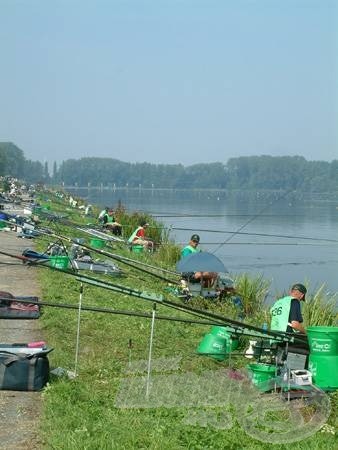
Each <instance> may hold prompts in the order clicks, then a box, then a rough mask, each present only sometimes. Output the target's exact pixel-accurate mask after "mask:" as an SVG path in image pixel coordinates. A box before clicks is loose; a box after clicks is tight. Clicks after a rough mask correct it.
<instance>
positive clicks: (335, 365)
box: [306, 327, 338, 390]
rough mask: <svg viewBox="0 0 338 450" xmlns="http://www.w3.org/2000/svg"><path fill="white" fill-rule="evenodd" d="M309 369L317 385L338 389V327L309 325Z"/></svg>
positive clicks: (326, 388) (327, 388)
mask: <svg viewBox="0 0 338 450" xmlns="http://www.w3.org/2000/svg"><path fill="white" fill-rule="evenodd" d="M306 332H307V336H308V340H309V345H310V356H309V370H310V372H311V374H312V379H313V382H314V384H315V385H316V386H318V387H319V388H321V389H324V390H335V389H338V327H308V328H307V329H306Z"/></svg>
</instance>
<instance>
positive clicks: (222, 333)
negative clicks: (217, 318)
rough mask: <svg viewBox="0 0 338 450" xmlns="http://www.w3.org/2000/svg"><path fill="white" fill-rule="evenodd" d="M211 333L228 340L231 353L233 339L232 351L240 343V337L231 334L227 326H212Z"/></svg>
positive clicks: (228, 348) (228, 349)
mask: <svg viewBox="0 0 338 450" xmlns="http://www.w3.org/2000/svg"><path fill="white" fill-rule="evenodd" d="M210 334H213V335H215V336H219V337H221V338H223V339H225V340H226V341H227V344H226V345H227V347H226V348H227V352H228V353H230V341H231V351H233V350H236V349H237V348H238V345H239V340H238V338H236V337H235V338H234V337H232V336H231V333H230V332H229V331H228V329H227V328H226V327H216V326H214V327H211V330H210Z"/></svg>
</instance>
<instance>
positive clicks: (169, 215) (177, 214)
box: [147, 212, 295, 218]
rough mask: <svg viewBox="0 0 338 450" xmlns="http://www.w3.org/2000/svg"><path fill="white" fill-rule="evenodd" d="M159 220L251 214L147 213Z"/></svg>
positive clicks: (268, 215)
mask: <svg viewBox="0 0 338 450" xmlns="http://www.w3.org/2000/svg"><path fill="white" fill-rule="evenodd" d="M147 214H151V215H152V216H154V217H159V218H173V217H178V218H180V217H203V218H204V217H251V216H252V214H207V215H206V214H180V213H173V214H170V213H158V214H157V213H151V212H149V213H147ZM261 217H295V215H294V214H261Z"/></svg>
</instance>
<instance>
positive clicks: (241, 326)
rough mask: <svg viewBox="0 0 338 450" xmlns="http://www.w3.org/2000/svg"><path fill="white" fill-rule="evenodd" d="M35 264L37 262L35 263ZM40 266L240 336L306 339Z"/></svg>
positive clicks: (279, 340)
mask: <svg viewBox="0 0 338 450" xmlns="http://www.w3.org/2000/svg"><path fill="white" fill-rule="evenodd" d="M0 254H5V255H8V256H11V257H14V258H18V259H21V260H23V259H26V260H27V259H28V258H25V257H22V256H18V255H12V254H9V253H6V252H3V251H0ZM33 265H35V263H33ZM40 267H45V268H48V269H51V270H56V271H59V272H62V273H64V274H69V275H72V276H75V277H76V279H77V280H78V281H80V282H82V283H86V284H90V285H93V286H95V287H101V288H103V289H108V290H111V291H114V292H118V293H123V294H127V295H130V296H133V297H137V298H140V299H142V300H148V301H151V302H153V303H157V304H161V305H164V306H167V307H169V308H173V309H177V310H179V311H181V312H185V313H187V314H192V315H195V316H199V317H202V318H204V319H205V318H207V319H212V320H213V321H214V320H216V321H217V322H218V325H220V326H225V327H227V328H228V329H229V331H230V332H231V333H233V334H235V335H238V336H240V335H247V336H255V337H258V338H263V339H269V338H270V339H274V340H277V341H278V342H302V343H304V339H306V336H297V335H294V334H292V335H291V334H289V333H282V332H278V331H271V330H267V331H265V330H264V331H262V330H261V329H260V328H258V327H255V326H253V325H249V324H245V323H243V322H238V321H235V320H233V319H228V318H226V317H224V316H222V315H220V314H215V313H212V312H209V311H205V310H200V309H198V308H193V307H190V306H188V305H186V304H182V303H177V302H173V301H170V300H166V299H165V298H164V297H163V295H158V294H154V293H148V292H143V291H139V290H136V289H133V288H129V287H125V286H121V285H116V284H114V283H111V282H106V281H101V280H98V279H96V278H93V277H89V276H84V275H79V274H77V273H75V272H73V271H70V270H67V269H59V268H57V267H52V266H46V265H40ZM7 300H8V299H7Z"/></svg>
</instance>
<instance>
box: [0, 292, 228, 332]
mask: <svg viewBox="0 0 338 450" xmlns="http://www.w3.org/2000/svg"><path fill="white" fill-rule="evenodd" d="M1 301H6V302H18V303H23V304H28V305H37V306H50V307H53V308H61V309H74V310H78V309H79V306H78V305H72V304H70V303H53V302H50V301H40V300H39V301H34V300H24V299H21V298H20V299H17V298H15V297H14V298H7V297H0V302H1ZM81 311H89V312H98V313H107V314H116V315H124V316H131V317H132V316H134V317H142V318H145V319H151V318H152V314H148V313H142V312H138V311H129V310H118V309H111V308H100V307H97V306H85V305H81ZM156 319H160V320H166V321H171V322H182V323H187V324H196V325H211V326H218V325H219V322H217V321H213V322H212V321H207V320H192V319H186V318H184V317H174V316H163V315H158V314H157V315H156Z"/></svg>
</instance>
